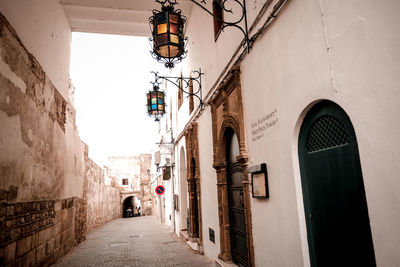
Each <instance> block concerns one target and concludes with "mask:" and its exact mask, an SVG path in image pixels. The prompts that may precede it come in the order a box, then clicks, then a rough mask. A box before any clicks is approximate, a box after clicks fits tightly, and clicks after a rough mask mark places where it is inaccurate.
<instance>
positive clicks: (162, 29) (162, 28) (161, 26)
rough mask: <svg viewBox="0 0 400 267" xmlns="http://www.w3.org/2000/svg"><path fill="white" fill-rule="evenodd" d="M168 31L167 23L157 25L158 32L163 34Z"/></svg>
mask: <svg viewBox="0 0 400 267" xmlns="http://www.w3.org/2000/svg"><path fill="white" fill-rule="evenodd" d="M166 32H167V23H163V24H158V25H157V34H163V33H166Z"/></svg>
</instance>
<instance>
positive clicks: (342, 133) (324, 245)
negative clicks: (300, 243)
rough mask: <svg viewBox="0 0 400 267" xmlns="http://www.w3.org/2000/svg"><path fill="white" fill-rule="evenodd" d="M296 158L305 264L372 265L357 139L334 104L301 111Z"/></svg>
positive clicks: (320, 265) (322, 265) (343, 114)
mask: <svg viewBox="0 0 400 267" xmlns="http://www.w3.org/2000/svg"><path fill="white" fill-rule="evenodd" d="M299 160H300V171H301V179H302V188H303V198H304V210H305V217H306V225H307V234H308V244H309V251H310V260H311V266H313V267H314V266H318V267H325V266H335V267H337V266H341V267H342V266H363V267H367V266H376V264H375V256H374V249H373V243H372V237H371V230H370V223H369V217H368V208H367V202H366V197H365V191H364V184H363V177H362V173H361V165H360V158H359V153H358V146H357V140H356V136H355V132H354V129H353V126H352V124H351V121H350V119H349V117H348V116H347V114H346V113H345V112H344V111H343V110H342V109H341V108H340V107H339V106H337V105H336V104H334V103H332V102H330V101H323V102H320V103H318V104H317V105H315V106H314V107H313V108H312V109H311V110H310V111H309V112H308V113H307V116H306V118H305V119H304V122H303V125H302V126H301V129H300V136H299Z"/></svg>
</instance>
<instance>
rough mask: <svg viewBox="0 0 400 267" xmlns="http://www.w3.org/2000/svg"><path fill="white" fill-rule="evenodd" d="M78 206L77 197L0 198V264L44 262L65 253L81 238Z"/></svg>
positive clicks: (40, 264)
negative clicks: (7, 201)
mask: <svg viewBox="0 0 400 267" xmlns="http://www.w3.org/2000/svg"><path fill="white" fill-rule="evenodd" d="M82 206H83V205H82V200H81V199H78V198H69V199H64V200H57V201H36V202H24V203H14V204H11V203H6V202H3V203H2V204H1V208H0V222H1V225H2V227H1V240H0V266H20V265H22V266H48V265H50V264H52V263H54V262H56V261H57V259H59V258H61V257H62V256H64V255H65V254H67V253H68V252H69V251H70V250H71V249H72V248H73V247H74V246H76V245H77V244H78V243H80V242H81V241H83V240H84V239H85V233H86V231H85V229H83V231H82V229H80V228H79V226H80V223H79V221H80V220H82V218H85V217H86V216H85V212H84V210H85V209H84V208H83V209H82ZM82 211H83V212H82ZM77 226H78V228H77Z"/></svg>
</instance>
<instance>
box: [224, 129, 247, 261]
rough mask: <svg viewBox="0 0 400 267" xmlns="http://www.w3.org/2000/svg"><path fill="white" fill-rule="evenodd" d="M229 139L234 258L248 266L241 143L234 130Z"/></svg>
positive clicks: (230, 216) (229, 176)
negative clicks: (240, 153) (239, 161)
mask: <svg viewBox="0 0 400 267" xmlns="http://www.w3.org/2000/svg"><path fill="white" fill-rule="evenodd" d="M227 141H228V142H227V163H228V168H227V181H228V202H229V203H228V205H229V225H230V238H231V254H232V260H233V262H235V263H237V264H238V265H239V266H248V248H247V240H246V220H245V212H244V202H243V185H242V180H243V169H242V167H241V166H240V164H239V163H238V162H237V160H236V156H237V155H239V144H238V141H237V138H236V136H235V134H234V133H233V131H232V132H230V133H229V135H228V139H227Z"/></svg>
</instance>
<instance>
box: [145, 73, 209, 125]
mask: <svg viewBox="0 0 400 267" xmlns="http://www.w3.org/2000/svg"><path fill="white" fill-rule="evenodd" d="M152 73H153V74H154V81H153V82H152V84H153V85H154V88H155V89H154V90H153V91H150V92H149V93H147V111H148V113H149V116H155V117H156V121H158V120H159V117H161V116H163V115H164V113H165V101H164V100H163V101H160V100H158V98H157V100H153V95H156V96H162V97H164V93H163V92H162V93H163V95H159V94H156V93H160V91H159V89H158V84H160V83H161V82H163V81H167V82H169V83H171V84H173V85H175V86H176V87H178V89H179V90H182V91H183V92H184V93H185V94H187V95H188V96H194V97H197V98H198V99H199V101H200V104H199V105H200V108H203V107H204V103H203V99H202V98H203V96H202V89H201V76H202V75H204V73H202V72H201V69H199V70H194V71H192V75H191V76H190V77H183V76H180V77H172V76H160V75H158V72H154V71H152ZM179 84H181V85H182V86H180V85H179ZM195 85H196V86H195ZM189 86H193V91H188V90H187V89H188V87H189ZM194 87H196V90H195V89H194ZM184 88H185V89H184ZM149 95H150V96H149ZM160 99H161V98H160ZM162 99H163V98H162ZM157 101H160V102H157ZM161 102H162V103H164V106H160V104H159V105H158V106H157V105H156V106H154V105H155V104H154V103H161ZM149 105H150V106H149ZM153 113H154V114H155V115H153Z"/></svg>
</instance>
